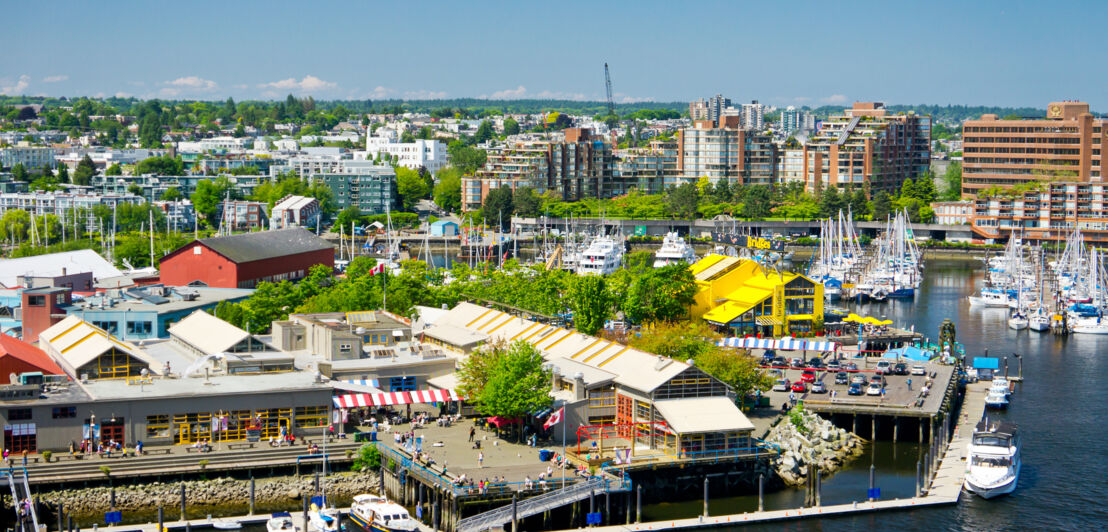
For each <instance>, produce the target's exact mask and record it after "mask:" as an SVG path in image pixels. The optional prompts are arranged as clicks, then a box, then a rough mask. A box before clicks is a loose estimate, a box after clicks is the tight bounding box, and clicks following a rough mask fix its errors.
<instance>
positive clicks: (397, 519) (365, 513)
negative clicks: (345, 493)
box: [350, 493, 417, 532]
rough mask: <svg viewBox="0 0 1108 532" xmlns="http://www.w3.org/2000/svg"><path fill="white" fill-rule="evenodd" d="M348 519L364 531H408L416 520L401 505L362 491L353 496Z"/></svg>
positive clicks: (414, 525) (412, 528)
mask: <svg viewBox="0 0 1108 532" xmlns="http://www.w3.org/2000/svg"><path fill="white" fill-rule="evenodd" d="M350 520H351V521H354V522H355V523H357V525H358V526H360V527H361V528H362V529H363V530H365V531H366V532H410V531H413V530H417V527H416V522H415V521H413V520H412V518H411V516H410V515H408V510H405V509H404V507H403V506H400V505H399V504H396V503H395V502H391V501H389V500H388V499H386V498H384V497H378V496H377V495H369V494H366V493H363V494H361V495H355V496H354V504H352V505H350Z"/></svg>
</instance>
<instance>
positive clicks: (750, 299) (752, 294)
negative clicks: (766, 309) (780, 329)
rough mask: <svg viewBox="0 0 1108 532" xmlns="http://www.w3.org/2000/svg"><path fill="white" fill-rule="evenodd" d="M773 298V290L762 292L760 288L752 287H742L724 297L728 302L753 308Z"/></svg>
mask: <svg viewBox="0 0 1108 532" xmlns="http://www.w3.org/2000/svg"><path fill="white" fill-rule="evenodd" d="M772 296H773V290H763V289H761V288H755V287H753V286H744V287H742V288H739V289H738V290H735V291H734V292H731V293H730V294H727V295H726V296H724V297H726V298H727V299H728V300H729V301H735V302H739V303H743V304H746V305H749V306H751V307H753V306H754V305H757V304H758V303H761V302H763V301H765V300H766V299H769V298H770V297H772Z"/></svg>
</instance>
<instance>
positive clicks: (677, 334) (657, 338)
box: [630, 320, 719, 361]
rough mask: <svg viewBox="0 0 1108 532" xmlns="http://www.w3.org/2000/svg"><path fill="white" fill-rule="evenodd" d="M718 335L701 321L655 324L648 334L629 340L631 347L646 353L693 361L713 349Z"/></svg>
mask: <svg viewBox="0 0 1108 532" xmlns="http://www.w3.org/2000/svg"><path fill="white" fill-rule="evenodd" d="M716 338H719V334H718V333H716V332H715V331H713V330H712V329H711V328H709V327H708V324H706V323H704V321H703V320H694V321H674V322H662V323H657V324H655V325H654V327H652V328H651V330H650V334H642V335H638V336H635V337H633V338H632V339H631V342H630V343H631V347H634V348H635V349H641V350H643V351H646V352H647V353H654V354H656V355H662V356H665V357H669V358H672V359H675V360H680V361H686V360H689V359H695V358H696V357H698V356H700V355H701V354H703V353H705V352H707V351H708V350H710V349H715V343H714V341H713V340H714V339H716Z"/></svg>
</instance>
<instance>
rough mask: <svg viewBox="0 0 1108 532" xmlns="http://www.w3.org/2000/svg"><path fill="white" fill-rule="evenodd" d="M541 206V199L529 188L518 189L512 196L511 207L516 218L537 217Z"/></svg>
mask: <svg viewBox="0 0 1108 532" xmlns="http://www.w3.org/2000/svg"><path fill="white" fill-rule="evenodd" d="M541 204H542V200H541V198H539V195H538V193H536V192H535V190H534V189H533V188H531V187H519V188H517V189H516V190H515V193H514V194H512V207H513V210H514V211H515V213H516V215H517V216H525V217H528V218H532V217H535V216H538V215H539V208H540V207H541Z"/></svg>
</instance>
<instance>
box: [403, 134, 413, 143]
mask: <svg viewBox="0 0 1108 532" xmlns="http://www.w3.org/2000/svg"><path fill="white" fill-rule="evenodd" d="M400 142H403V143H411V142H415V135H413V134H412V132H411V131H405V132H403V133H401V134H400Z"/></svg>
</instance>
